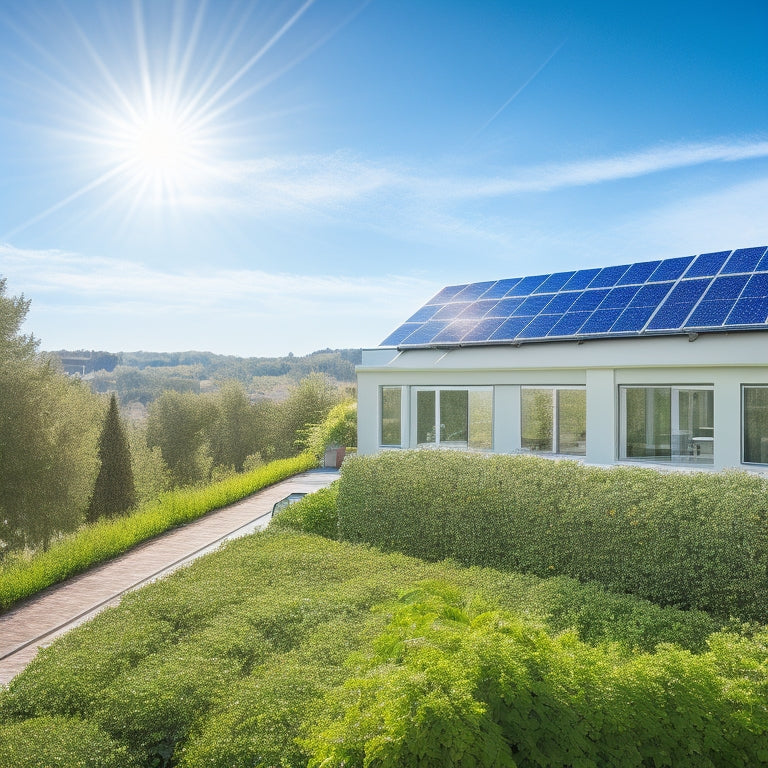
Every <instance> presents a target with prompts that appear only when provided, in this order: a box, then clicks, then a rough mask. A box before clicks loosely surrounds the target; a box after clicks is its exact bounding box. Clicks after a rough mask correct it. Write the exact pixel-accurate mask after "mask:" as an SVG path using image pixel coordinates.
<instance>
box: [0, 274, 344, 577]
mask: <svg viewBox="0 0 768 768" xmlns="http://www.w3.org/2000/svg"><path fill="white" fill-rule="evenodd" d="M28 310H29V301H28V300H27V299H26V298H25V297H24V296H9V295H7V290H6V281H5V279H4V278H0V563H2V561H3V559H4V558H6V557H8V556H9V554H11V553H16V552H19V551H23V550H25V549H26V550H29V549H37V548H47V547H48V546H49V544H50V543H51V542H52V540H53V539H55V537H57V536H58V535H60V534H62V533H66V532H69V531H72V530H75V529H76V528H77V527H78V526H80V525H81V524H82V523H83V522H84V521H86V519H96V518H98V517H99V516H101V515H104V514H110V513H114V512H115V511H117V512H119V511H122V509H121V504H118V505H117V507H116V506H115V505H114V504H112V505H110V503H109V502H108V501H107V503H105V502H104V499H107V500H108V499H109V497H110V494H115V493H116V491H115V484H116V482H115V479H116V477H117V476H118V475H119V474H120V472H123V480H122V481H121V482H122V483H123V484H125V485H126V487H127V485H128V484H129V481H128V479H127V476H126V475H125V465H126V463H127V462H129V463H130V466H129V467H128V473H129V474H130V485H131V487H132V490H130V492H127V498H128V499H130V501H131V502H132V503H136V504H137V503H142V502H146V501H149V500H151V499H153V498H156V497H157V496H158V495H159V494H161V493H163V492H164V491H166V490H170V489H172V488H174V487H180V486H185V485H193V484H199V483H205V482H209V481H210V480H213V479H218V478H221V477H224V476H226V475H227V474H231V473H234V472H240V471H243V470H244V469H250V468H254V467H256V466H258V465H259V464H261V463H263V462H266V461H270V460H272V459H278V458H287V457H289V456H293V455H296V454H297V453H298V452H299V451H300V450H301V448H302V442H301V441H302V435H304V434H305V432H306V429H305V428H306V425H308V424H317V423H319V422H322V421H323V419H324V418H325V416H326V414H327V413H328V412H329V411H330V409H331V408H332V407H334V406H335V405H337V404H338V403H340V402H341V401H342V400H344V399H345V398H348V397H349V390H348V388H346V389H345V388H343V387H340V386H339V384H338V383H337V382H335V381H333V380H332V379H330V378H329V377H328V376H326V375H324V374H322V373H318V372H315V373H312V374H310V375H309V376H307V377H306V378H304V379H303V380H300V381H298V382H297V383H295V384H294V385H293V386H292V387H291V388H290V389H289V392H288V395H287V397H286V398H285V399H283V400H282V401H272V400H262V401H257V402H255V403H253V402H251V399H250V398H249V396H248V394H247V393H246V391H245V389H244V387H243V385H242V384H241V383H239V382H237V381H224V382H222V383H221V384H220V386H219V387H218V389H217V390H216V391H214V392H210V393H205V394H200V393H199V392H180V391H175V390H172V389H167V390H164V391H162V392H160V393H159V395H158V396H157V397H155V399H153V400H152V401H151V402H150V404H149V408H148V418H147V420H146V422H145V423H140V424H125V423H124V422H123V420H122V419H121V418H120V415H119V412H118V407H117V400H116V398H115V397H114V393H110V394H99V393H94V392H92V391H91V389H90V388H89V387H88V385H87V384H85V383H84V382H82V381H81V380H79V379H78V378H73V377H70V376H67V375H66V374H65V373H63V372H62V370H61V367H60V365H59V363H58V360H57V359H55V358H54V357H52V356H49V355H44V354H41V353H40V352H39V349H38V346H39V344H38V342H37V340H36V339H35V338H34V337H33V336H32V335H31V334H25V333H23V332H22V330H21V329H22V325H23V323H24V321H25V319H26V316H27V313H28ZM119 455H123V459H122V464H120V463H118V464H117V465H109V471H106V470H104V471H102V468H103V467H104V466H105V463H107V464H109V462H111V461H113V460H114V459H115V456H118V457H119ZM115 466H118V467H122V469H120V470H119V471H118V470H117V469H115ZM110 478H111V480H112V486H109V484H108V485H107V487H105V486H104V483H105V482H107V481H108V480H110ZM129 506H130V505H129ZM122 508H125V504H122Z"/></svg>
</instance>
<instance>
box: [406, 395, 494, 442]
mask: <svg viewBox="0 0 768 768" xmlns="http://www.w3.org/2000/svg"><path fill="white" fill-rule="evenodd" d="M416 444H417V445H418V446H420V447H426V446H438V445H440V446H445V447H447V448H473V449H475V450H491V449H492V448H493V390H492V389H491V388H490V387H468V388H466V389H461V388H458V387H455V388H454V387H451V388H446V389H431V388H430V389H417V390H416Z"/></svg>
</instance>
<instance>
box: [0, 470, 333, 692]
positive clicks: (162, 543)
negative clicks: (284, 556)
mask: <svg viewBox="0 0 768 768" xmlns="http://www.w3.org/2000/svg"><path fill="white" fill-rule="evenodd" d="M338 476H339V473H338V472H337V471H335V470H315V471H311V472H305V473H303V474H301V475H296V476H295V477H291V478H289V479H288V480H283V481H282V482H280V483H276V484H275V485H271V486H269V487H268V488H265V489H264V490H262V491H259V492H257V493H255V494H254V495H253V496H249V497H248V498H247V499H243V500H242V501H239V502H237V503H236V504H232V505H231V506H229V507H225V508H223V509H220V510H218V511H216V512H211V513H209V514H208V515H206V516H205V517H202V518H200V519H199V520H196V521H195V522H193V523H189V524H187V525H185V526H182V527H181V528H176V529H174V530H172V531H169V532H168V533H165V534H162V535H160V536H158V537H156V538H154V539H152V540H151V541H148V542H145V543H144V544H140V545H139V546H137V547H136V548H134V549H132V550H131V551H130V552H127V553H126V554H124V555H121V556H120V557H118V558H115V559H114V560H110V561H109V562H108V563H104V564H103V565H100V566H97V567H95V568H92V569H91V570H89V571H87V572H86V573H83V574H81V575H80V576H75V577H73V578H71V579H69V580H68V581H65V582H63V583H62V584H59V585H56V586H54V587H50V588H49V589H46V590H45V591H44V592H41V593H40V594H39V595H37V596H36V597H33V598H31V599H30V600H28V601H26V602H25V603H23V604H22V605H20V606H19V607H18V608H15V609H12V610H11V611H9V612H8V613H6V614H3V615H2V616H0V685H7V684H8V682H9V681H10V680H11V678H12V677H14V676H15V675H17V674H18V673H19V672H21V670H22V669H24V667H25V666H26V665H27V664H29V662H30V661H31V660H32V659H33V658H34V657H35V655H36V654H37V651H38V648H42V647H44V646H46V645H50V644H51V643H52V642H53V641H54V640H55V639H56V638H57V637H58V636H59V635H62V634H64V633H65V632H67V631H68V630H70V629H72V627H74V626H77V624H80V623H82V622H84V621H87V620H88V619H90V618H91V617H92V616H95V615H96V614H97V613H98V612H99V611H101V610H104V608H106V607H107V606H110V605H116V604H117V603H119V602H120V598H121V597H122V595H123V594H125V592H128V591H130V590H131V589H136V588H138V587H139V586H141V585H142V584H145V583H147V581H153V580H155V579H157V578H160V577H162V576H165V575H166V574H168V573H171V572H172V571H173V570H176V569H177V568H180V567H181V566H183V565H185V564H186V563H189V562H191V561H192V560H193V559H195V558H196V557H199V556H200V555H203V554H206V553H207V552H210V551H213V550H214V549H216V548H217V547H218V546H219V544H220V543H221V542H222V541H224V540H228V539H232V538H236V537H238V536H243V535H245V534H247V533H252V532H253V531H254V530H257V529H258V528H264V527H265V526H266V525H267V523H269V517H270V515H269V513H270V512H271V511H272V506H273V504H274V503H275V502H276V501H279V500H280V499H283V498H285V497H286V496H288V495H289V494H291V493H302V492H303V493H311V492H312V491H316V490H318V489H320V488H325V487H326V486H327V485H330V483H332V482H333V481H334V480H335V479H336V478H337V477H338Z"/></svg>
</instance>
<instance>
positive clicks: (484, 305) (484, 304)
mask: <svg viewBox="0 0 768 768" xmlns="http://www.w3.org/2000/svg"><path fill="white" fill-rule="evenodd" d="M498 303H499V302H498V301H496V299H480V301H473V302H472V303H471V304H470V305H469V306H468V307H467V308H466V309H465V310H464V311H463V312H462V313H461V314H460V315H459V317H460V318H461V319H462V320H463V319H464V318H467V319H470V320H471V319H472V318H474V319H475V320H479V319H480V318H481V317H485V316H486V315H487V314H488V312H490V311H491V310H492V309H493V308H494V307H495V306H496V305H497V304H498Z"/></svg>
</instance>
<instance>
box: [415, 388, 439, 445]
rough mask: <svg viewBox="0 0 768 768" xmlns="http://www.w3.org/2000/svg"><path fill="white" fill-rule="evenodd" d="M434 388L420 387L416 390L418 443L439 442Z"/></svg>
mask: <svg viewBox="0 0 768 768" xmlns="http://www.w3.org/2000/svg"><path fill="white" fill-rule="evenodd" d="M436 396H437V393H436V392H435V390H434V389H420V390H418V391H417V392H416V444H417V445H429V444H434V443H436V442H437V430H436V429H435V402H436Z"/></svg>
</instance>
